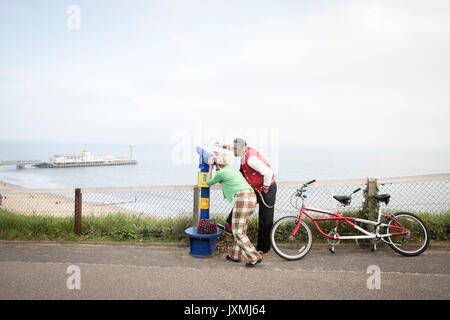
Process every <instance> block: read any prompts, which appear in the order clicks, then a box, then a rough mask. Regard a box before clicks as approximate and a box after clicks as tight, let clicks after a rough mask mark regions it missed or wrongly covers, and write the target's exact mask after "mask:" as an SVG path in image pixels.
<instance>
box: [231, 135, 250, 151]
mask: <svg viewBox="0 0 450 320" xmlns="http://www.w3.org/2000/svg"><path fill="white" fill-rule="evenodd" d="M233 143H234V144H235V145H236V147H237V149H238V150H243V149H244V148H245V147H246V146H247V142H245V140H244V139H242V138H236V139H234V141H233Z"/></svg>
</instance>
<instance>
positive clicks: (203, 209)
mask: <svg viewBox="0 0 450 320" xmlns="http://www.w3.org/2000/svg"><path fill="white" fill-rule="evenodd" d="M198 167H199V168H200V172H208V171H209V166H208V165H204V164H200V165H199V166H198ZM200 219H209V187H201V189H200Z"/></svg>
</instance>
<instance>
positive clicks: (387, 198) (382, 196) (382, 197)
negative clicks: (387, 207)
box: [373, 193, 391, 204]
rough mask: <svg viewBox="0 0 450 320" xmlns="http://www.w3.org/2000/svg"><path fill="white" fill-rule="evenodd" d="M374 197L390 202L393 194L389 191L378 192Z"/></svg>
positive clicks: (386, 202)
mask: <svg viewBox="0 0 450 320" xmlns="http://www.w3.org/2000/svg"><path fill="white" fill-rule="evenodd" d="M373 197H374V198H375V199H377V200H378V201H383V202H384V203H385V204H388V203H389V199H390V198H391V195H390V194H388V193H384V194H376V195H374V196H373Z"/></svg>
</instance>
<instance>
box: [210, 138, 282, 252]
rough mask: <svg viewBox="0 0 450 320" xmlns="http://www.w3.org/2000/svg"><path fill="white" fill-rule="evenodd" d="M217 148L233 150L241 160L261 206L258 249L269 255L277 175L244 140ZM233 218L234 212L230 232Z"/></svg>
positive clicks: (246, 178)
mask: <svg viewBox="0 0 450 320" xmlns="http://www.w3.org/2000/svg"><path fill="white" fill-rule="evenodd" d="M216 146H218V147H221V148H224V149H229V150H232V151H233V153H234V155H235V156H236V157H240V158H241V166H240V169H239V170H240V171H241V173H242V175H243V176H244V178H245V180H247V182H248V183H249V184H250V186H251V187H252V188H253V190H254V191H255V193H256V195H257V201H258V204H259V212H258V216H259V217H258V225H259V228H258V241H257V245H256V249H257V250H258V251H261V252H262V253H263V254H265V253H268V252H269V250H270V247H271V243H270V231H271V229H272V226H273V213H274V206H275V198H276V193H277V184H276V183H275V174H274V173H273V170H272V168H271V167H270V164H269V163H268V162H267V161H266V159H264V157H263V156H262V155H261V154H260V153H259V152H258V151H256V150H255V149H254V148H251V147H248V146H247V143H246V141H245V140H244V139H241V138H237V139H235V140H234V141H233V146H230V145H222V144H220V143H216ZM231 217H232V212H231V213H230V215H229V216H228V219H227V223H228V225H227V228H228V229H229V230H228V231H230V228H231ZM226 231H227V230H226Z"/></svg>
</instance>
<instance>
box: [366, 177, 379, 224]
mask: <svg viewBox="0 0 450 320" xmlns="http://www.w3.org/2000/svg"><path fill="white" fill-rule="evenodd" d="M376 194H377V179H373V178H371V179H368V182H367V199H368V205H369V217H368V218H369V220H375V217H376V215H377V214H378V203H377V201H376V200H375V199H374V198H373V196H374V195H376ZM367 227H368V229H369V231H371V232H373V231H374V230H375V227H374V226H373V225H368V226H367Z"/></svg>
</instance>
